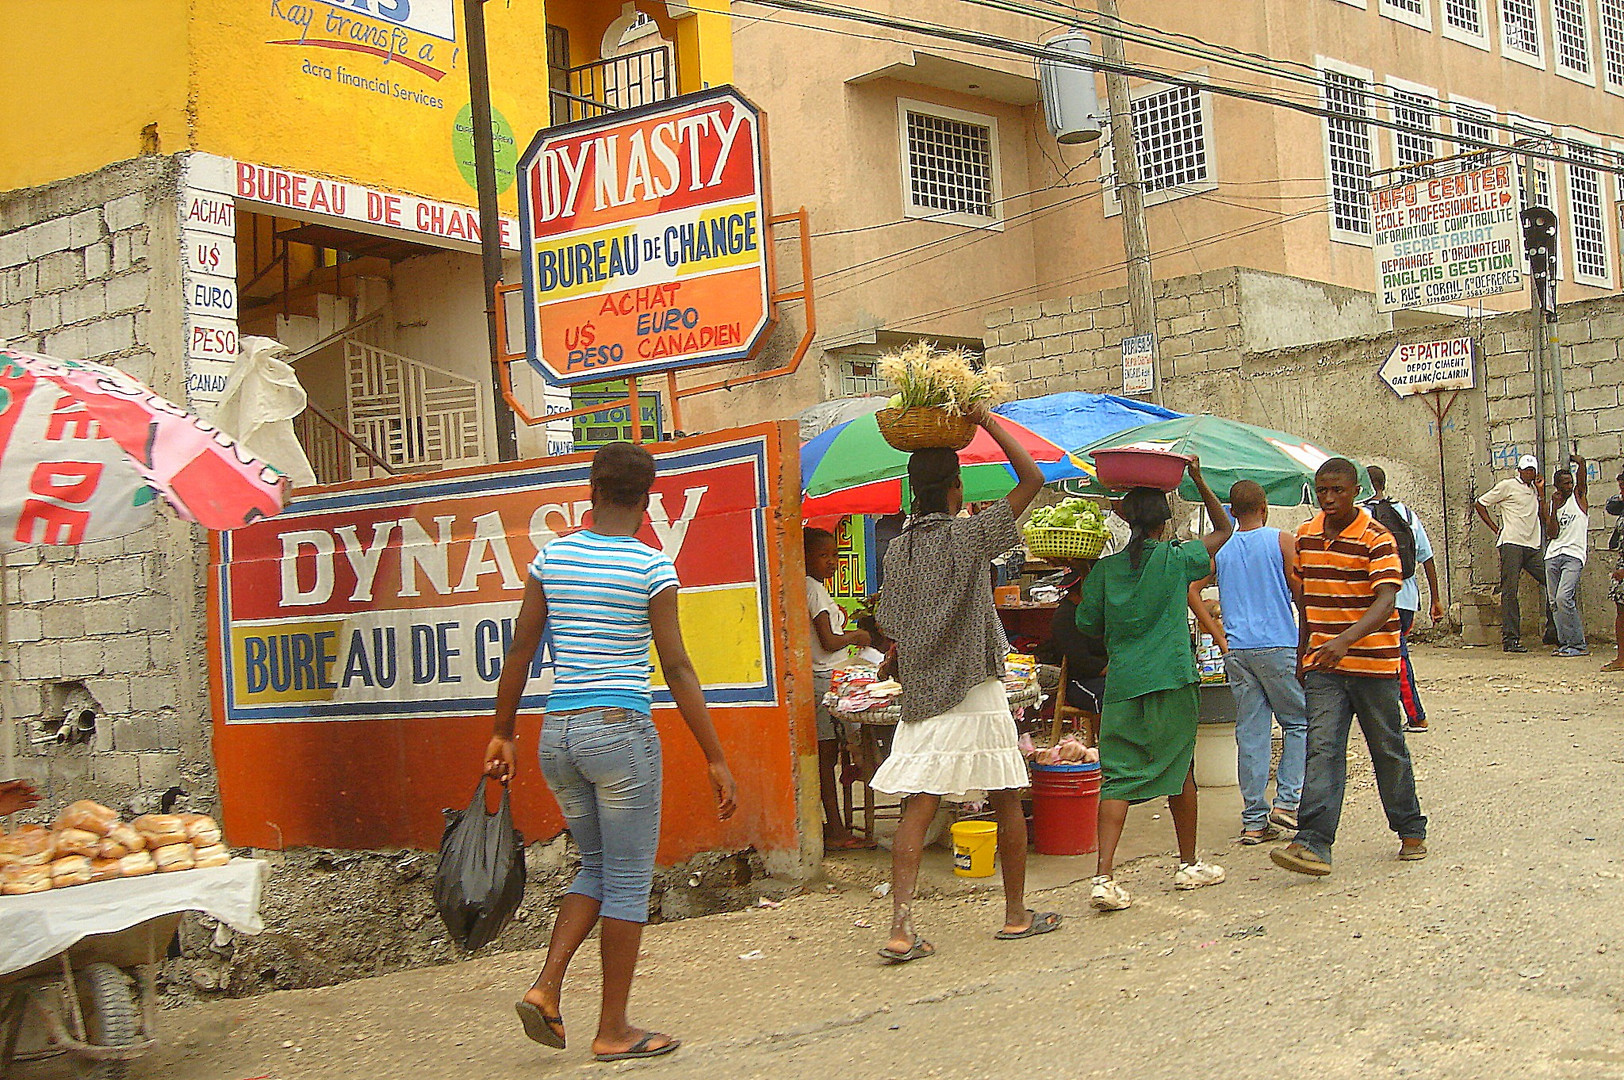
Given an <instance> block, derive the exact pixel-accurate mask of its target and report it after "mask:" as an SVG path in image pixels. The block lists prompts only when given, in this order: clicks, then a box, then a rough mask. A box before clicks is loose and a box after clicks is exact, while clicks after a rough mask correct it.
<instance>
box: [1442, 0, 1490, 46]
mask: <svg viewBox="0 0 1624 1080" xmlns="http://www.w3.org/2000/svg"><path fill="white" fill-rule="evenodd" d="M1444 23H1445V24H1446V25H1448V26H1453V27H1454V28H1455V29H1456V30H1459V31H1461V32H1462V33H1464V34H1470V35H1471V36H1472V37H1482V36H1483V4H1482V0H1444Z"/></svg>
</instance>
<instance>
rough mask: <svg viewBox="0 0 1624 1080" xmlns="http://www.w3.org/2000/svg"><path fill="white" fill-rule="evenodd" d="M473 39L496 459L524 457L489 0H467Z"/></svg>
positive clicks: (471, 98)
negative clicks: (513, 381) (507, 386)
mask: <svg viewBox="0 0 1624 1080" xmlns="http://www.w3.org/2000/svg"><path fill="white" fill-rule="evenodd" d="M462 10H463V28H464V30H465V31H466V33H467V36H468V102H469V106H470V111H471V113H472V116H471V117H470V120H471V121H472V123H473V126H474V130H473V132H472V138H473V142H474V179H475V181H476V184H475V186H476V187H477V188H478V189H479V251H480V255H481V257H482V261H483V263H484V271H485V330H486V334H487V335H488V337H489V339H490V351H491V398H492V401H493V403H494V404H495V407H496V459H497V460H498V461H513V460H516V459H517V458H518V456H519V435H518V428H517V425H516V423H515V421H514V419H513V410H512V409H511V408H509V407H508V403H507V398H505V397H503V396H502V361H501V360H500V359H499V358H498V357H499V356H500V352H499V349H498V346H497V343H496V342H497V335H496V319H497V312H496V287H497V286H498V285H500V284H501V283H502V217H501V212H500V211H499V210H498V209H497V205H496V145H495V140H494V138H493V137H492V135H491V72H490V63H489V58H488V57H487V56H486V54H485V0H463V5H462Z"/></svg>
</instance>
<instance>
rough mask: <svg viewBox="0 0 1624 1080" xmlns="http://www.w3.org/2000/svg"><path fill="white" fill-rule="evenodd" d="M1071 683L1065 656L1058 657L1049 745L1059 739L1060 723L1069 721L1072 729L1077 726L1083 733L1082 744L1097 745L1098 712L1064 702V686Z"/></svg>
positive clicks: (1098, 736) (1098, 732)
mask: <svg viewBox="0 0 1624 1080" xmlns="http://www.w3.org/2000/svg"><path fill="white" fill-rule="evenodd" d="M1070 685H1071V677H1070V675H1069V674H1068V673H1067V671H1066V658H1065V657H1061V658H1060V685H1059V686H1058V687H1057V688H1056V689H1055V692H1054V727H1053V729H1052V730H1051V731H1050V732H1049V745H1051V746H1053V745H1054V744H1055V743H1057V742H1059V741H1060V725H1061V724H1062V723H1064V722H1066V721H1068V720H1069V721H1071V725H1072V729H1073V730H1078V729H1079V727H1080V729H1081V731H1082V735H1083V745H1084V746H1098V745H1099V743H1100V714H1099V713H1097V712H1090V711H1089V710H1088V709H1079V708H1077V707H1076V706H1074V705H1067V704H1066V688H1067V687H1068V686H1070Z"/></svg>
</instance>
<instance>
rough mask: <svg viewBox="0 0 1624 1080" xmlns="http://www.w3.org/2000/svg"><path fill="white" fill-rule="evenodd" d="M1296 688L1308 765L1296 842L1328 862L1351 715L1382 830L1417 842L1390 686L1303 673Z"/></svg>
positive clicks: (1420, 834)
mask: <svg viewBox="0 0 1624 1080" xmlns="http://www.w3.org/2000/svg"><path fill="white" fill-rule="evenodd" d="M1303 689H1304V693H1305V697H1306V699H1307V702H1308V762H1307V768H1306V770H1305V771H1304V773H1303V801H1302V805H1300V806H1299V807H1298V808H1297V824H1298V828H1297V843H1299V844H1301V845H1302V846H1303V847H1305V848H1307V849H1308V850H1309V851H1312V852H1313V853H1314V854H1315V855H1318V856H1319V857H1320V858H1322V859H1324V860H1325V861H1326V862H1330V861H1331V845H1333V844H1335V843H1336V829H1337V825H1339V824H1340V823H1341V821H1342V797H1343V795H1344V794H1345V793H1346V791H1347V787H1348V735H1349V734H1350V733H1351V731H1352V730H1353V718H1354V717H1355V716H1358V717H1359V727H1360V729H1361V730H1362V731H1363V732H1364V733H1365V746H1366V747H1368V748H1369V750H1370V763H1371V765H1372V766H1373V767H1374V768H1375V772H1376V790H1377V792H1378V793H1380V795H1381V800H1382V809H1383V810H1385V811H1387V827H1388V828H1390V829H1392V830H1393V831H1394V832H1395V833H1397V834H1398V835H1399V837H1400V838H1401V839H1405V840H1420V839H1424V838H1425V837H1426V835H1427V819H1426V816H1425V815H1423V814H1422V813H1421V803H1420V801H1419V800H1418V799H1417V798H1416V794H1415V771H1414V769H1412V768H1411V766H1410V748H1409V747H1408V746H1406V745H1405V743H1404V710H1403V708H1401V707H1400V706H1399V701H1398V680H1397V679H1382V678H1373V677H1371V676H1368V675H1344V674H1342V673H1341V672H1337V671H1310V672H1309V673H1308V675H1307V677H1306V678H1305V679H1304V683H1303Z"/></svg>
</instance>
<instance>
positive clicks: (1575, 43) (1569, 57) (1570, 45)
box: [1551, 0, 1590, 76]
mask: <svg viewBox="0 0 1624 1080" xmlns="http://www.w3.org/2000/svg"><path fill="white" fill-rule="evenodd" d="M1551 15H1552V19H1551V29H1552V30H1553V31H1554V36H1555V38H1556V64H1557V66H1558V67H1562V68H1566V69H1568V70H1569V71H1571V72H1573V73H1574V74H1576V75H1585V76H1588V75H1589V74H1590V23H1589V20H1588V19H1587V18H1586V17H1585V4H1584V0H1551Z"/></svg>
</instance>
